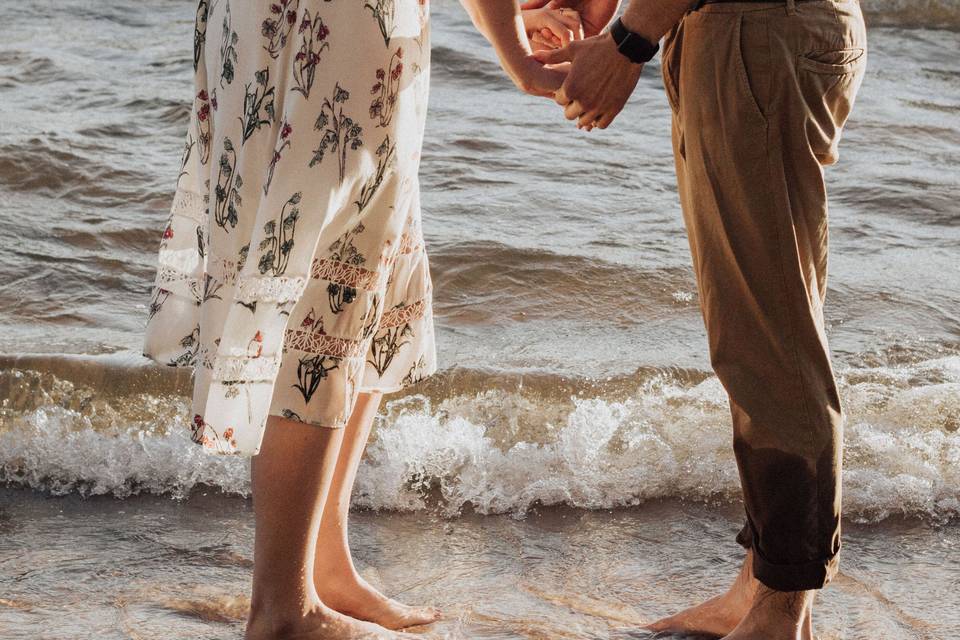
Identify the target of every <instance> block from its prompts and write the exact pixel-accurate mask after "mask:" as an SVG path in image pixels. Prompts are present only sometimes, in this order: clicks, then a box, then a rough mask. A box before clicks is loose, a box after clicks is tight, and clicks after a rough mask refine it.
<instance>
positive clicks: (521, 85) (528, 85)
mask: <svg viewBox="0 0 960 640" xmlns="http://www.w3.org/2000/svg"><path fill="white" fill-rule="evenodd" d="M504 69H505V70H506V71H507V74H508V75H509V76H510V79H511V80H513V83H514V84H515V85H517V88H518V89H520V90H521V91H523V92H524V93H529V94H530V95H532V96H543V97H547V98H553V97H554V94H555V93H556V92H557V91H558V90H559V89H560V87H562V86H563V82H564V81H565V80H566V79H567V71H566V69H565V68H564V69H563V70H560V69H556V68H550V67H547V66H545V65H544V64H543V63H542V62H540V61H538V60H537V59H536V58H534V57H533V56H532V55H528V56H524V57H523V58H519V59H517V60H515V61H513V62H511V63H510V64H509V65H505V66H504Z"/></svg>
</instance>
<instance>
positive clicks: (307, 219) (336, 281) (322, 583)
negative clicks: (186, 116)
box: [145, 0, 570, 639]
mask: <svg viewBox="0 0 960 640" xmlns="http://www.w3.org/2000/svg"><path fill="white" fill-rule="evenodd" d="M464 4H465V5H467V7H468V9H469V10H470V12H471V15H472V16H473V18H474V21H475V23H476V24H477V26H478V28H480V29H481V31H483V32H484V33H485V35H487V37H488V38H489V39H490V40H491V42H492V43H493V44H494V46H495V48H496V49H497V52H498V54H499V55H500V57H501V60H502V62H503V65H504V68H505V69H506V70H507V72H508V73H509V75H510V76H511V77H512V78H513V79H514V80H515V81H516V82H517V84H518V85H519V86H521V87H522V88H524V89H525V90H527V91H529V92H531V93H537V94H541V95H544V94H549V93H551V92H552V90H554V89H555V88H557V87H558V86H559V84H560V81H561V80H562V76H561V74H560V73H559V72H558V71H554V70H549V69H545V68H544V67H542V66H541V65H540V64H539V63H537V62H536V61H535V60H534V59H533V58H532V56H530V55H529V54H530V50H529V44H528V43H527V37H526V34H525V33H524V32H523V29H520V28H518V27H517V16H518V15H519V13H518V12H519V8H518V6H517V3H516V0H464ZM546 18H549V19H552V20H555V19H556V16H554V17H552V18H550V17H549V16H547V17H546ZM546 18H545V17H544V16H543V15H539V16H538V19H539V20H540V22H539V23H538V25H539V26H538V28H537V29H536V30H537V32H538V34H540V32H543V33H544V34H546V35H547V36H549V30H548V29H546V28H545V27H543V25H544V24H545V23H544V22H543V20H545V19H546ZM565 19H567V20H569V19H570V18H569V16H567V17H566V18H565ZM538 37H541V39H542V35H540V36H538ZM563 39H566V38H563ZM193 62H194V70H195V94H194V104H193V109H192V114H191V118H190V126H189V132H188V136H187V142H186V146H185V150H184V155H183V165H182V168H181V171H180V176H179V179H178V182H177V190H176V195H175V197H174V202H173V207H172V213H171V217H170V221H169V223H168V225H167V227H166V229H165V231H164V232H163V240H162V243H161V247H160V253H159V269H158V274H157V280H156V286H155V288H154V292H153V297H152V300H151V304H150V319H149V322H148V326H147V335H146V343H145V354H146V355H147V356H149V357H151V358H153V359H155V360H157V361H159V362H161V363H163V364H167V365H171V366H192V367H193V368H194V396H193V406H194V412H193V413H194V416H193V421H192V429H193V439H194V440H195V441H196V442H197V443H199V444H200V445H202V446H203V447H205V448H207V449H208V450H209V451H211V452H213V453H218V454H239V455H244V456H256V457H255V458H254V460H253V465H252V484H253V495H254V505H255V513H256V541H255V553H254V585H253V596H252V600H251V612H250V619H249V622H248V629H247V637H248V638H251V639H252V638H281V637H292V636H294V635H295V636H297V637H304V638H354V637H378V638H379V637H394V635H395V634H393V633H392V632H390V631H388V630H387V629H388V628H390V629H396V628H401V627H406V626H410V625H414V624H422V623H426V622H430V621H433V620H435V619H436V617H437V615H438V614H437V613H436V612H435V611H434V610H432V609H425V608H412V607H407V606H404V605H401V604H399V603H397V602H394V601H392V600H390V599H388V598H386V597H385V596H383V595H382V594H380V593H378V592H377V591H376V590H374V589H373V588H372V587H371V586H370V585H368V584H367V583H366V582H364V581H363V579H362V578H361V577H360V576H359V575H358V574H357V572H356V570H355V569H354V566H353V562H352V560H351V557H350V551H349V547H348V545H347V528H346V519H347V513H348V510H349V503H350V492H351V489H352V487H353V480H354V477H355V474H356V471H357V467H358V464H359V459H360V456H361V454H362V452H363V448H364V446H365V443H366V440H367V436H368V435H369V432H370V428H371V424H372V422H373V418H374V416H375V415H376V412H377V409H378V407H379V404H380V399H381V396H382V394H383V393H386V392H392V391H397V390H399V389H401V388H403V387H406V386H407V385H410V384H413V383H415V382H417V381H419V380H421V379H423V378H424V377H425V376H427V375H429V374H431V373H432V372H433V371H434V368H435V366H436V365H435V360H436V359H435V353H434V343H433V323H432V317H431V304H430V303H431V284H430V275H429V269H428V264H427V256H426V253H425V252H424V246H423V236H422V233H421V229H420V204H419V190H418V180H417V170H418V165H419V160H420V148H421V141H422V134H423V127H424V119H425V116H426V108H427V90H428V79H429V64H430V49H429V11H428V6H427V3H426V0H366V1H364V0H273V1H252V0H199V6H198V9H197V16H196V27H195V31H194V53H193ZM362 621H367V622H362Z"/></svg>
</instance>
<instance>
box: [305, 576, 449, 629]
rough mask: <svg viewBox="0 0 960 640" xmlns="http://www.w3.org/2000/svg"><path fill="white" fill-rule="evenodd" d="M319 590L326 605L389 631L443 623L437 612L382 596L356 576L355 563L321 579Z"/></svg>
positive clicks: (429, 608) (430, 608)
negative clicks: (437, 622) (440, 621)
mask: <svg viewBox="0 0 960 640" xmlns="http://www.w3.org/2000/svg"><path fill="white" fill-rule="evenodd" d="M316 588H317V593H319V594H320V598H321V599H322V600H323V602H324V604H326V605H327V606H329V607H330V608H332V609H334V610H335V611H339V612H340V613H342V614H345V615H348V616H350V617H352V618H356V619H358V620H366V621H369V622H374V623H376V624H378V625H380V626H382V627H386V628H387V629H406V628H407V627H415V626H418V625H423V624H430V623H433V622H436V621H437V620H439V619H440V611H439V610H438V609H435V608H433V607H411V606H409V605H406V604H403V603H401V602H397V601H396V600H393V599H392V598H388V597H387V596H385V595H383V594H382V593H380V592H379V591H377V590H376V589H375V588H374V587H373V586H372V585H371V584H370V583H369V582H367V581H366V580H364V579H363V577H362V576H361V575H360V574H359V573H357V572H356V570H355V569H354V568H353V566H352V563H351V566H350V567H349V569H344V570H343V571H338V572H335V573H333V574H328V575H327V576H326V577H323V578H321V577H319V576H318V577H317V578H316Z"/></svg>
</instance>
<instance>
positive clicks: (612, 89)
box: [533, 33, 643, 130]
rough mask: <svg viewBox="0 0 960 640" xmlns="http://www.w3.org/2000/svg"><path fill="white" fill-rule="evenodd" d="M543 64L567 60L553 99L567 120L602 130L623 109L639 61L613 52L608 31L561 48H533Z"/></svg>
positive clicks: (611, 38)
mask: <svg viewBox="0 0 960 640" xmlns="http://www.w3.org/2000/svg"><path fill="white" fill-rule="evenodd" d="M533 55H534V57H535V58H536V59H537V60H539V61H540V62H543V63H544V64H561V63H564V62H569V63H570V71H569V74H568V75H567V78H566V80H565V81H564V83H563V86H561V87H560V90H559V91H557V92H556V94H555V96H554V99H555V100H556V101H557V104H559V105H560V106H561V107H563V108H564V115H566V117H567V120H577V121H578V122H577V126H578V127H579V128H585V129H588V130H589V129H592V128H593V127H600V128H601V129H606V128H607V127H608V126H610V123H611V122H613V119H614V118H616V117H617V114H619V113H620V111H621V110H622V109H623V106H624V105H625V104H626V103H627V99H629V98H630V94H631V93H633V90H634V88H635V87H636V86H637V81H638V80H640V72H641V71H642V70H643V65H642V64H634V63H633V62H630V60H629V59H627V57H626V56H624V55H623V54H621V53H620V52H619V51H617V45H616V43H615V42H614V41H613V36H611V35H610V34H609V33H604V34H603V35H599V36H594V37H592V38H587V39H586V40H580V41H579V42H571V43H570V44H569V45H567V46H566V47H564V48H563V49H556V50H553V51H537V52H535V53H534V54H533Z"/></svg>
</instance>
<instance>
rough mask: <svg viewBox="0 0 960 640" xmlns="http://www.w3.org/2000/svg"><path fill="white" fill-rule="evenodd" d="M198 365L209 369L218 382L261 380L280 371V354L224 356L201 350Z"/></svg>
mask: <svg viewBox="0 0 960 640" xmlns="http://www.w3.org/2000/svg"><path fill="white" fill-rule="evenodd" d="M197 364H198V365H200V366H203V367H205V368H208V369H211V370H212V371H213V373H212V374H211V375H212V376H213V379H214V380H217V381H219V382H261V381H268V380H273V379H275V378H276V377H277V372H278V371H280V354H279V353H278V354H276V355H273V356H257V357H251V356H224V355H214V356H213V357H212V358H211V356H210V354H209V353H207V352H203V353H201V354H200V357H199V358H198V362H197Z"/></svg>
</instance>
